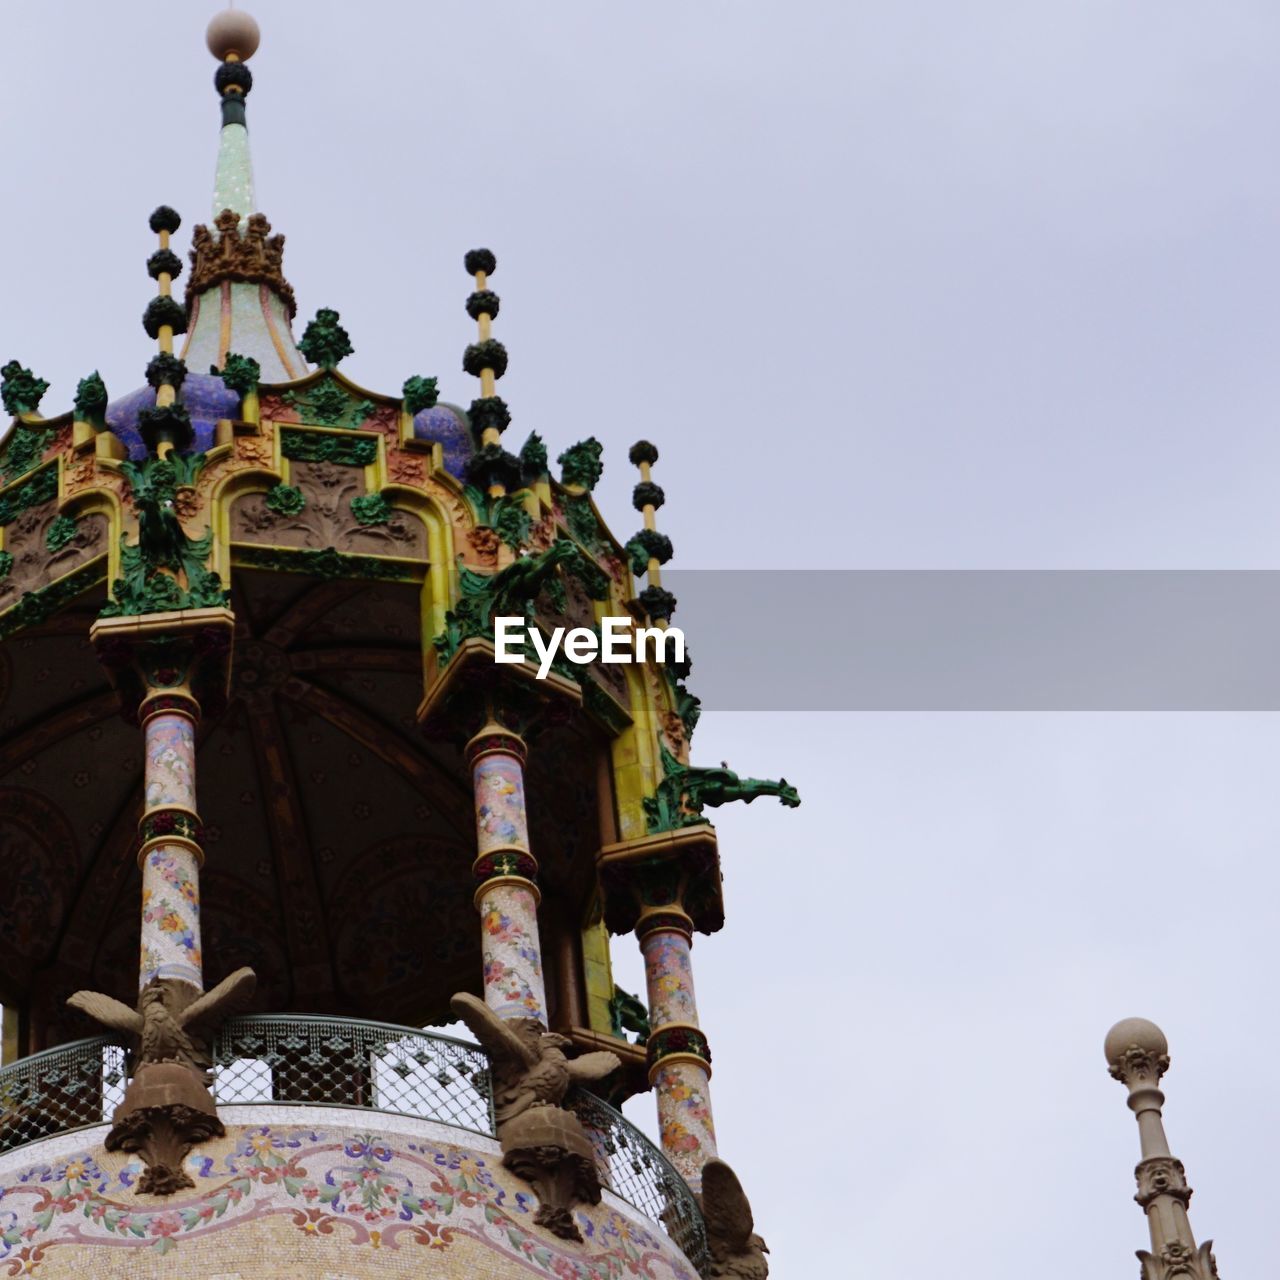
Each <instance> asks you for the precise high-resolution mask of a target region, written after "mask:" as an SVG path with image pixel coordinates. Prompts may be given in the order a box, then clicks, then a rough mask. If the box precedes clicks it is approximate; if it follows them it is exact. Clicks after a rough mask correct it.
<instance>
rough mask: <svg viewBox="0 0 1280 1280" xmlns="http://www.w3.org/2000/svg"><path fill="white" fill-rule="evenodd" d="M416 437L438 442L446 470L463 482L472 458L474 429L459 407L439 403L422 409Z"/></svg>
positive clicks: (415, 431)
mask: <svg viewBox="0 0 1280 1280" xmlns="http://www.w3.org/2000/svg"><path fill="white" fill-rule="evenodd" d="M413 434H414V435H415V436H416V437H417V438H418V439H419V440H430V441H432V443H435V442H437V441H438V442H439V444H440V446H441V448H442V449H443V450H444V469H445V470H446V471H447V472H448V473H449V474H450V475H451V476H453V477H454V478H455V479H457V480H461V479H462V473H463V472H464V471H465V470H466V466H467V459H468V458H470V457H471V427H470V424H469V423H468V422H467V415H466V414H465V413H464V412H463V411H462V410H461V409H459V408H458V406H457V405H453V404H437V405H433V406H432V407H431V408H430V409H423V410H422V412H421V413H419V414H418V415H417V417H415V418H414V420H413Z"/></svg>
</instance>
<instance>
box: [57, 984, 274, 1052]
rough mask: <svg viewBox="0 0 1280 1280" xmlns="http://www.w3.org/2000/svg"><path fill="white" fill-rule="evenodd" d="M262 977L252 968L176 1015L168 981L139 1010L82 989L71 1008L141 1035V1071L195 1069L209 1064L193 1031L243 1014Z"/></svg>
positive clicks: (147, 990)
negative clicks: (158, 1065) (176, 1066)
mask: <svg viewBox="0 0 1280 1280" xmlns="http://www.w3.org/2000/svg"><path fill="white" fill-rule="evenodd" d="M257 981H258V980H257V977H256V976H255V975H254V972H253V970H252V969H237V970H236V971H235V973H233V974H232V975H231V976H230V977H229V978H224V979H223V980H222V981H221V982H220V983H218V985H217V986H216V987H214V989H213V990H212V991H206V992H205V993H204V995H202V996H199V997H198V998H197V999H195V1000H193V1001H192V1002H191V1003H190V1004H189V1005H187V1006H186V1008H184V1009H180V1010H177V1011H173V1010H171V1009H170V1007H169V1004H170V1001H171V1000H172V995H171V992H170V990H169V988H168V987H166V986H165V985H164V984H163V983H159V982H154V983H150V984H148V985H147V986H146V987H144V988H143V989H142V993H141V994H140V995H139V996H138V1007H137V1009H130V1008H129V1006H128V1005H127V1004H121V1002H120V1001H119V1000H116V999H113V998H112V997H111V996H106V995H103V994H102V993H101V992H100V991H77V992H76V993H75V995H73V996H70V997H68V999H67V1004H69V1005H70V1006H71V1008H73V1009H79V1010H80V1012H81V1013H87V1014H88V1015H89V1016H90V1017H91V1018H93V1019H94V1020H95V1021H96V1022H100V1023H101V1024H102V1025H103V1026H104V1027H110V1028H111V1029H112V1030H114V1031H124V1032H126V1033H127V1034H129V1035H132V1036H136V1037H137V1038H138V1042H139V1050H138V1067H139V1069H141V1067H143V1066H145V1065H146V1064H147V1063H152V1062H178V1063H181V1064H182V1065H183V1066H185V1067H190V1068H192V1069H193V1070H195V1071H203V1069H204V1064H203V1063H202V1062H201V1055H200V1054H199V1053H198V1052H197V1050H196V1048H195V1046H194V1044H193V1043H192V1040H191V1037H190V1036H189V1035H188V1034H187V1028H188V1027H195V1026H201V1027H210V1028H212V1027H215V1026H217V1025H218V1024H220V1023H222V1022H223V1021H225V1020H226V1019H227V1018H229V1017H230V1016H231V1015H232V1014H234V1013H238V1012H239V1011H240V1010H241V1009H243V1008H244V1007H245V1006H246V1005H247V1004H248V1003H249V1001H250V1000H251V999H252V998H253V992H254V989H255V987H256V986H257Z"/></svg>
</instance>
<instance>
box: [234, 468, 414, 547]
mask: <svg viewBox="0 0 1280 1280" xmlns="http://www.w3.org/2000/svg"><path fill="white" fill-rule="evenodd" d="M289 478H290V482H291V486H292V487H293V488H294V489H296V490H297V491H298V492H299V493H300V494H301V495H302V497H303V499H304V501H303V505H302V507H301V508H300V509H298V510H288V509H285V510H279V509H275V508H273V507H272V505H271V504H270V503H269V502H268V495H267V494H265V493H251V494H246V495H244V496H243V497H241V498H237V499H236V501H235V503H234V504H233V505H232V508H231V539H232V541H233V542H259V543H266V544H268V545H270V546H278V547H299V548H306V549H310V550H324V549H325V548H327V547H333V548H334V549H335V550H337V551H347V552H355V553H358V554H362V555H384V556H406V557H412V558H420V557H422V556H425V554H426V549H427V531H426V528H425V526H424V525H423V523H422V521H421V520H420V519H418V517H417V516H415V515H413V514H411V513H410V512H407V511H401V510H398V509H394V508H393V509H392V511H391V513H390V516H389V518H388V520H387V521H386V523H383V524H362V523H361V521H360V519H359V518H358V517H357V515H356V514H355V513H354V512H353V511H352V506H351V503H352V499H361V498H365V497H367V496H370V495H367V494H366V491H365V481H364V471H363V469H362V468H360V467H352V466H345V465H342V464H340V463H336V462H327V461H326V462H294V463H293V464H292V467H291V469H290V477H289Z"/></svg>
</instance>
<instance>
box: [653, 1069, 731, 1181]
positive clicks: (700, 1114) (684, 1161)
mask: <svg viewBox="0 0 1280 1280" xmlns="http://www.w3.org/2000/svg"><path fill="white" fill-rule="evenodd" d="M653 1087H654V1092H655V1093H656V1094H657V1095H658V1125H659V1127H660V1129H661V1131H662V1150H663V1152H664V1153H665V1154H666V1157H667V1159H668V1160H670V1161H671V1163H672V1164H673V1165H675V1167H676V1168H677V1169H678V1170H679V1171H680V1172H681V1174H683V1175H684V1179H685V1181H686V1182H688V1184H689V1185H690V1186H691V1187H692V1188H693V1189H694V1190H695V1191H696V1190H697V1189H698V1188H699V1187H700V1186H701V1184H702V1166H703V1165H704V1164H706V1162H707V1161H708V1160H709V1159H711V1157H712V1156H713V1155H715V1154H716V1126H715V1121H714V1120H713V1119H712V1116H711V1097H710V1094H709V1093H708V1091H707V1073H706V1072H705V1071H704V1070H703V1069H702V1068H701V1067H700V1066H698V1065H697V1064H696V1063H693V1062H669V1063H664V1064H663V1065H662V1066H661V1067H660V1068H659V1070H658V1073H657V1075H656V1077H655V1078H654V1082H653Z"/></svg>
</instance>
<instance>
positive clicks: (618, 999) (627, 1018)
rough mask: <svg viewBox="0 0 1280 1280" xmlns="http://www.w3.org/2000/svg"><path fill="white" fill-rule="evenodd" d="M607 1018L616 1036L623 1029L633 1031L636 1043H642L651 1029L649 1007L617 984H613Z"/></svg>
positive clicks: (620, 1033)
mask: <svg viewBox="0 0 1280 1280" xmlns="http://www.w3.org/2000/svg"><path fill="white" fill-rule="evenodd" d="M609 1020H610V1022H611V1023H612V1024H613V1034H614V1035H616V1036H620V1035H622V1033H623V1032H624V1031H633V1032H635V1036H636V1044H644V1042H645V1041H646V1040H648V1038H649V1035H650V1032H651V1030H652V1028H651V1027H650V1025H649V1008H648V1006H647V1005H646V1004H645V1002H644V1001H643V1000H641V999H640V998H639V997H638V996H633V995H632V994H631V992H630V991H623V989H622V988H621V987H619V986H617V985H615V986H614V988H613V998H612V999H611V1000H610V1001H609Z"/></svg>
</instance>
